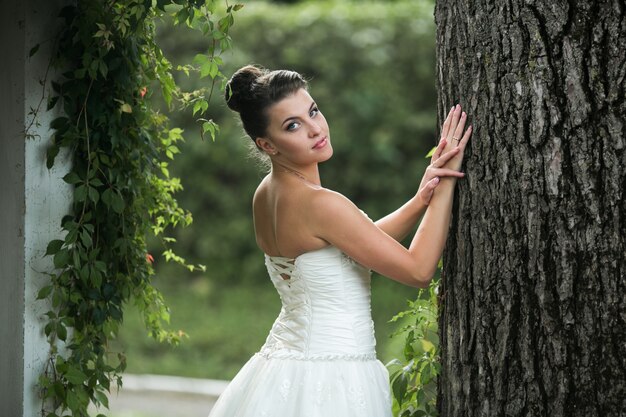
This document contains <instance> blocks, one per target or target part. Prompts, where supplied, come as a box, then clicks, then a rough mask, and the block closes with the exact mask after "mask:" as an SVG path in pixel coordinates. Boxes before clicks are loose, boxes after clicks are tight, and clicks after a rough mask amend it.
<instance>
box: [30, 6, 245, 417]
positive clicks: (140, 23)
mask: <svg viewBox="0 0 626 417" xmlns="http://www.w3.org/2000/svg"><path fill="white" fill-rule="evenodd" d="M169 3H170V2H169V1H164V0H157V1H156V2H152V1H144V0H123V1H112V0H110V1H86V0H84V1H78V2H77V3H76V4H74V5H71V6H67V7H65V8H64V9H63V10H62V11H61V18H62V19H64V25H63V30H62V32H61V33H60V35H59V40H58V49H57V54H56V57H55V59H54V62H55V65H56V66H57V67H58V68H60V69H62V70H63V71H65V72H64V73H63V74H62V77H61V79H60V80H56V81H53V82H52V88H53V91H54V96H53V97H52V98H51V99H50V101H49V105H48V109H50V108H52V107H54V106H55V105H61V106H62V111H63V116H61V117H58V118H57V119H55V120H54V121H53V122H52V123H51V128H52V129H54V131H55V133H54V138H53V143H52V145H51V146H50V148H49V149H48V154H47V166H48V167H49V168H50V167H51V166H52V165H53V164H54V160H55V157H56V155H57V154H58V153H59V150H60V148H69V150H70V152H71V154H72V168H71V170H70V172H69V173H68V174H67V175H65V177H64V178H63V179H64V181H65V182H67V183H68V184H70V185H72V186H73V187H74V193H73V202H72V207H71V211H70V214H69V215H66V216H65V217H64V218H63V219H62V221H61V227H62V229H63V231H64V232H65V235H64V238H63V239H59V240H53V241H51V242H50V243H49V244H48V248H47V251H46V255H48V256H51V257H53V261H54V268H55V271H54V273H51V274H50V278H51V280H50V284H49V285H47V286H45V287H43V288H42V289H41V290H40V291H39V294H38V298H39V299H47V300H49V301H50V305H51V310H50V311H48V312H47V313H46V317H47V323H46V325H45V334H46V336H47V338H48V340H49V343H50V346H51V351H50V358H49V361H48V366H47V368H46V370H45V373H44V374H43V375H41V376H40V378H39V385H40V388H41V393H42V399H43V402H44V405H43V406H42V415H47V416H48V417H55V416H57V415H68V414H71V415H72V416H87V415H88V414H87V407H88V405H89V403H94V404H95V405H97V406H104V407H108V398H107V394H108V393H109V392H110V390H111V387H112V385H113V386H114V385H118V386H119V385H121V372H122V371H123V370H124V369H125V367H126V358H125V356H124V354H123V353H122V352H119V351H115V350H114V349H112V348H111V343H110V342H111V341H112V340H114V339H115V337H116V335H117V334H118V331H119V326H120V324H121V322H122V319H123V316H124V313H123V312H124V308H125V305H126V303H127V302H129V301H134V303H135V305H136V306H137V308H138V309H139V311H140V312H141V314H142V316H143V321H144V325H145V326H146V327H147V329H148V331H149V333H150V334H151V335H152V336H153V337H154V338H155V339H157V340H159V341H167V342H170V343H172V344H176V343H178V341H179V339H180V337H181V335H182V334H181V333H180V332H172V331H168V330H166V329H165V323H167V322H168V320H169V311H168V308H167V307H166V305H165V304H164V301H163V297H162V295H161V293H160V292H159V291H158V290H157V289H156V288H155V287H154V286H153V285H152V283H151V276H152V275H153V274H154V270H153V268H152V265H151V263H152V255H150V254H149V253H148V252H147V244H146V239H147V237H149V236H155V237H157V238H158V240H159V241H160V242H161V245H162V247H163V248H164V249H163V250H164V252H163V255H164V257H165V258H166V259H167V260H171V261H174V262H177V263H179V264H182V265H184V266H186V267H187V268H189V269H190V270H196V269H198V268H200V269H203V267H202V266H195V265H191V264H188V263H187V262H186V261H185V260H184V259H183V258H181V257H180V256H178V255H176V254H174V253H173V252H172V250H171V249H170V248H169V246H168V243H169V242H171V241H172V238H168V237H166V236H164V233H166V231H168V229H169V228H172V227H176V226H186V225H189V224H190V223H191V214H190V213H189V212H188V211H185V210H183V209H182V208H181V207H179V205H178V202H177V201H176V199H175V198H174V193H176V192H178V191H180V190H181V189H182V186H181V183H180V181H179V180H178V178H174V177H172V176H170V174H169V171H168V162H166V160H167V159H173V157H174V155H175V154H177V153H179V146H180V144H181V143H182V142H183V137H182V130H181V129H178V128H174V129H170V128H169V126H168V119H167V117H166V116H164V115H163V114H161V113H160V112H158V111H156V110H155V109H154V108H153V107H152V105H151V104H150V101H149V100H148V97H149V96H150V95H151V90H152V88H157V87H159V88H160V89H161V94H162V97H163V98H164V100H165V102H166V103H167V105H168V106H171V105H173V103H174V102H175V101H180V102H181V103H182V104H183V106H187V105H190V104H191V103H198V102H199V103H201V105H200V107H201V109H202V110H206V109H207V108H208V101H209V100H210V95H211V92H212V91H213V88H214V86H215V83H216V81H218V80H220V79H223V78H224V77H223V76H222V74H221V72H220V70H219V67H218V68H217V69H216V68H215V67H214V64H217V65H221V64H222V61H221V58H220V57H219V55H220V54H221V53H223V51H225V50H227V49H229V48H230V37H229V30H230V27H231V26H232V24H233V12H234V11H235V10H237V9H238V8H240V6H227V8H226V10H223V11H221V12H220V15H221V17H219V16H217V15H216V14H215V11H216V8H217V2H216V1H211V0H207V1H206V2H205V1H204V0H202V1H199V0H188V1H187V0H184V1H183V0H175V1H174V3H175V4H171V5H170V4H169ZM166 9H167V12H168V13H170V14H172V15H173V16H174V19H175V21H176V22H177V23H179V24H185V25H188V26H189V27H193V28H196V29H199V30H200V31H201V33H202V34H203V36H204V37H205V39H207V38H208V39H209V40H211V42H212V43H210V46H209V50H208V53H207V55H205V60H206V61H207V62H211V64H210V65H211V69H210V71H208V73H206V71H204V69H203V68H204V66H203V65H205V64H203V65H200V66H199V67H197V68H196V67H192V68H191V70H193V71H196V72H199V73H200V76H201V77H204V76H209V77H210V78H211V84H210V87H209V88H208V89H207V90H206V91H197V92H193V93H182V92H181V91H180V90H179V88H178V87H177V85H176V83H175V82H174V78H173V76H172V74H171V72H172V66H171V64H170V63H169V61H168V60H167V59H166V58H165V57H164V56H163V53H162V51H161V49H160V47H159V46H158V45H157V44H156V42H155V20H156V19H157V18H160V17H161V16H163V15H164V14H165V13H166ZM35 52H36V51H35ZM207 96H208V97H207ZM187 97H193V100H186V98H187ZM194 105H195V104H194ZM58 413H61V414H58Z"/></svg>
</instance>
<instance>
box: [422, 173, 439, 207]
mask: <svg viewBox="0 0 626 417" xmlns="http://www.w3.org/2000/svg"><path fill="white" fill-rule="evenodd" d="M437 185H439V177H435V178H433V179H431V180H430V181H428V182H427V183H426V185H424V187H423V188H422V189H421V190H420V197H421V198H422V201H423V202H424V204H426V205H428V203H430V199H431V198H432V196H433V193H434V192H435V188H437Z"/></svg>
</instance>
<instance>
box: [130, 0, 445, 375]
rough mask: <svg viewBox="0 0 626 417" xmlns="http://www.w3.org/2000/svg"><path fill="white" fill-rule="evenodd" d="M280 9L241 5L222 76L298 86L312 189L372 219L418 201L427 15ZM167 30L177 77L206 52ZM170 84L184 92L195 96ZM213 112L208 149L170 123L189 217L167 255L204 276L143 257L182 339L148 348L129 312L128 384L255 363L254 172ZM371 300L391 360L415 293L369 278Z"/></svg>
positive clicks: (236, 138)
mask: <svg viewBox="0 0 626 417" xmlns="http://www.w3.org/2000/svg"><path fill="white" fill-rule="evenodd" d="M285 3H295V2H284V3H264V2H257V1H249V2H246V5H245V7H244V8H243V9H242V10H241V11H240V12H238V14H237V16H236V21H235V25H234V27H233V29H232V32H231V35H232V37H233V40H234V52H232V53H229V54H227V55H225V56H224V57H223V58H224V61H225V62H226V68H225V70H224V73H225V74H226V75H230V74H232V72H234V71H235V70H236V69H237V68H239V67H240V66H243V65H245V64H248V63H256V64H261V65H263V66H265V67H267V68H270V69H277V68H288V69H293V70H296V71H299V72H301V73H303V74H304V75H305V76H306V77H307V78H308V79H309V80H310V92H311V94H312V96H313V97H314V98H315V100H316V101H317V103H318V105H319V106H320V110H321V111H322V112H323V113H324V115H325V117H326V118H327V120H328V122H329V124H330V131H331V137H332V141H333V148H334V150H335V153H334V156H333V158H332V159H331V160H330V161H328V162H326V163H324V164H322V165H321V167H320V170H321V175H322V184H323V185H324V186H325V187H327V188H331V189H333V190H336V191H339V192H341V193H342V194H344V195H346V196H347V197H348V198H350V199H351V200H352V201H354V202H355V203H356V204H357V205H358V206H359V207H360V208H361V209H363V210H364V211H365V212H367V213H368V214H369V216H370V217H371V218H372V219H378V218H380V217H382V216H384V215H385V214H387V213H388V212H390V211H392V210H394V209H395V208H397V207H399V206H400V205H402V204H403V203H404V202H405V201H406V200H407V199H408V198H410V197H411V196H413V195H414V193H415V192H416V191H417V187H418V185H419V181H420V179H421V175H422V173H423V172H424V169H425V167H426V165H427V159H426V158H425V155H426V153H427V152H428V151H429V150H430V149H431V148H432V146H433V145H434V144H435V132H436V114H435V109H436V90H435V56H434V54H435V49H434V38H435V35H434V30H435V28H434V22H433V4H432V3H431V2H430V1H393V2H382V3H381V2H349V1H315V2H313V1H310V2H299V3H295V4H285ZM165 23H166V24H164V25H162V28H161V30H160V42H161V46H162V48H163V49H164V51H165V53H166V56H167V57H168V58H169V59H170V61H172V63H173V64H174V66H176V65H184V64H187V63H190V62H191V60H192V59H193V56H194V55H195V54H197V53H199V52H206V50H207V47H208V45H207V44H206V41H205V40H204V39H202V38H200V37H198V36H197V35H196V34H195V33H193V32H192V31H190V30H186V29H185V28H172V26H171V25H169V24H167V22H165ZM179 75H180V77H179V79H178V81H179V83H180V84H181V85H182V86H184V87H185V88H187V89H194V88H197V87H199V86H200V84H198V80H195V79H193V78H187V77H186V76H185V75H184V74H182V73H181V74H179ZM201 82H207V81H206V79H205V80H202V81H201ZM209 113H210V117H212V118H213V119H214V120H215V121H216V122H217V123H218V124H219V125H220V129H221V131H220V134H219V137H218V139H217V140H216V141H215V142H212V141H211V140H210V139H208V140H204V141H203V140H202V139H201V138H200V125H199V124H198V123H197V122H195V121H194V118H193V117H191V114H190V112H180V113H171V114H170V117H171V119H172V126H180V127H182V128H184V129H185V138H186V143H185V144H184V145H183V146H181V151H182V154H180V155H178V156H177V158H176V160H175V161H174V162H173V163H172V164H171V169H170V171H171V173H172V174H173V175H174V176H177V177H180V178H181V180H182V183H183V185H184V187H185V190H184V191H183V192H181V193H179V194H178V200H179V202H180V204H181V206H182V207H184V208H186V209H188V210H190V211H191V212H192V213H193V216H194V223H193V224H192V226H191V227H188V228H186V229H183V230H178V231H176V233H175V234H174V237H176V238H177V239H178V243H177V244H175V246H174V249H175V250H176V251H177V253H178V254H179V255H181V256H183V257H185V258H186V259H187V260H188V261H189V262H191V263H200V264H204V265H206V266H207V271H206V272H198V271H196V272H193V273H191V272H188V271H186V270H184V269H182V268H180V267H178V266H176V265H171V264H166V263H165V261H164V260H163V259H162V258H160V257H158V256H156V255H157V254H159V253H160V251H161V249H162V248H159V247H157V246H155V247H153V248H152V249H151V252H152V253H153V254H155V258H156V261H155V268H156V271H157V274H156V278H155V283H156V285H157V287H158V288H159V289H160V290H161V291H162V292H163V294H164V296H165V299H166V302H167V304H168V305H169V306H170V307H171V311H172V318H171V327H172V328H173V329H181V330H183V331H184V332H185V333H187V334H188V335H189V337H188V338H186V339H184V340H183V342H182V343H181V345H180V346H178V347H177V348H172V347H170V346H167V345H165V344H158V343H156V342H155V341H153V340H151V339H150V338H148V336H147V335H146V331H145V330H144V328H143V326H142V324H141V320H140V318H139V316H138V313H137V312H136V311H134V309H133V308H132V307H131V308H129V309H128V312H127V314H126V319H125V322H124V326H123V329H122V332H121V334H120V338H119V342H120V344H121V348H122V349H123V350H125V351H126V354H127V356H128V369H127V372H132V373H154V374H170V375H182V376H193V377H204V378H216V379H230V378H232V377H233V376H234V375H235V373H236V372H237V371H238V370H239V369H240V367H241V366H242V365H243V364H244V363H245V361H246V360H247V359H248V358H249V357H250V356H251V355H252V354H253V353H254V352H256V351H258V349H259V348H260V346H261V345H262V344H263V342H264V341H265V337H266V335H267V332H268V331H269V329H270V327H271V325H272V323H273V321H274V319H275V317H276V316H277V314H278V312H279V311H280V300H279V298H278V295H277V294H276V293H275V290H274V288H273V286H272V284H271V282H270V280H269V278H268V277H267V272H266V270H265V266H264V260H263V254H262V252H261V251H260V250H259V249H258V248H257V247H256V245H255V240H254V231H253V225H252V216H251V201H252V195H253V192H254V190H255V188H256V186H257V185H258V183H259V181H260V179H261V178H262V177H263V175H264V173H263V171H262V170H261V169H260V168H259V167H258V164H257V163H256V162H255V161H254V158H251V157H250V156H249V154H250V151H249V143H250V142H251V141H250V139H249V138H247V137H245V136H244V133H243V131H242V129H241V127H240V125H239V123H238V120H237V118H236V114H234V113H232V112H230V111H229V110H228V108H227V107H226V105H225V104H224V101H223V98H222V94H221V93H219V94H217V92H216V95H214V96H213V99H212V103H211V107H210V108H209ZM372 294H373V295H372V313H373V316H374V320H375V325H376V335H377V341H378V354H379V357H380V359H381V360H382V361H383V363H386V362H387V361H388V360H390V359H392V358H394V357H400V356H401V355H402V346H403V341H402V340H395V339H390V338H389V334H390V333H391V332H392V331H393V330H394V329H395V328H396V327H397V326H398V325H397V324H394V325H391V324H389V323H388V320H389V319H390V318H391V317H392V316H393V315H394V314H396V313H397V312H398V311H400V310H404V309H405V307H406V301H405V300H406V299H414V298H415V296H416V294H417V290H415V289H412V288H409V287H405V286H403V285H400V284H397V283H395V282H393V281H391V280H388V279H386V278H383V277H380V276H377V275H374V276H373V279H372Z"/></svg>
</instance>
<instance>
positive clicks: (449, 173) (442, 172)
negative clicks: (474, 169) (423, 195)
mask: <svg viewBox="0 0 626 417" xmlns="http://www.w3.org/2000/svg"><path fill="white" fill-rule="evenodd" d="M430 174H431V175H436V176H437V177H457V178H463V177H464V176H465V173H464V172H460V171H457V170H456V169H450V168H432V170H431V172H430Z"/></svg>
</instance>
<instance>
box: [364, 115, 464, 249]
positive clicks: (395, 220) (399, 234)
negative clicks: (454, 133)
mask: <svg viewBox="0 0 626 417" xmlns="http://www.w3.org/2000/svg"><path fill="white" fill-rule="evenodd" d="M454 109H455V108H454V107H453V108H452V109H451V110H450V112H449V113H448V116H447V117H446V121H445V122H444V125H443V127H442V131H441V133H442V136H441V139H440V141H439V145H438V146H437V149H435V152H433V155H432V157H431V160H430V164H429V165H428V167H427V168H426V171H425V172H424V176H423V177H422V181H421V182H420V186H419V188H418V191H417V193H416V194H415V196H414V197H413V198H411V199H410V200H409V201H408V202H406V203H405V204H404V205H403V206H402V207H400V208H399V209H397V210H396V211H394V212H392V213H390V214H388V215H387V216H385V217H383V218H382V219H380V220H378V221H376V226H378V227H379V228H380V229H381V230H382V231H384V232H385V233H387V234H388V235H389V236H391V237H392V238H394V239H395V240H397V241H401V240H402V239H404V238H405V237H406V236H407V235H408V234H409V233H410V232H411V230H413V228H414V227H415V225H416V224H417V222H418V221H419V219H420V218H421V217H422V215H423V214H424V212H425V211H426V208H427V207H428V204H429V203H430V199H431V197H432V196H433V192H434V191H435V188H437V186H438V185H439V181H440V179H441V178H443V177H452V178H462V177H463V176H464V175H465V174H463V173H462V172H459V171H458V169H450V168H448V167H446V166H445V165H446V163H447V162H448V161H450V160H451V159H453V158H454V157H455V156H456V155H457V154H458V153H459V151H460V149H459V148H458V147H456V146H455V147H453V148H451V149H448V150H447V151H446V152H445V153H444V150H445V149H446V145H447V144H448V142H447V138H446V135H447V130H448V129H449V125H450V123H451V122H452V116H453V110H454ZM454 145H456V143H455V144H454Z"/></svg>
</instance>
